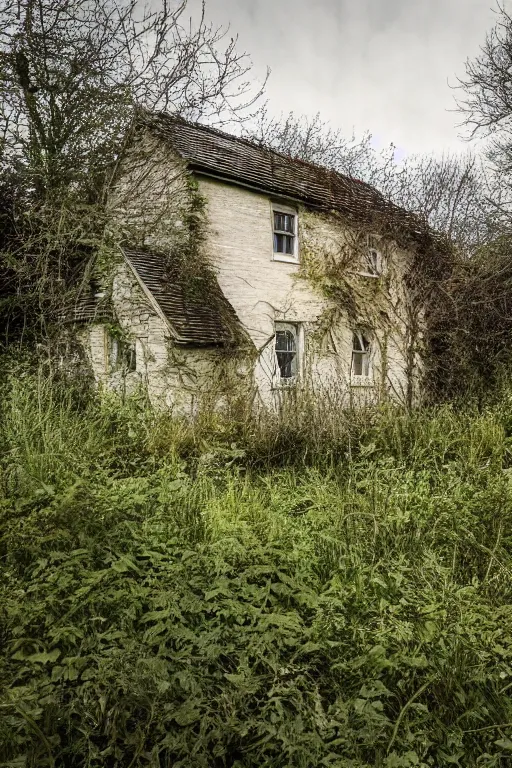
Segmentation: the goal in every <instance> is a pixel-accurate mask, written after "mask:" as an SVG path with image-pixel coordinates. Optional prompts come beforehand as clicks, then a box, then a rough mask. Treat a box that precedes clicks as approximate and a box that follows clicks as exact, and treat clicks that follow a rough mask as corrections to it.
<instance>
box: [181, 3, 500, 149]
mask: <svg viewBox="0 0 512 768" xmlns="http://www.w3.org/2000/svg"><path fill="white" fill-rule="evenodd" d="M198 2H199V0H191V6H190V7H191V8H193V7H194V5H197V3H198ZM491 2H492V0H315V1H314V2H310V0H207V15H208V17H209V18H210V19H211V20H213V21H215V22H217V23H219V24H226V23H231V29H232V32H234V33H238V34H239V39H240V47H241V48H243V49H244V50H247V52H248V53H250V54H251V56H252V59H253V61H254V63H255V66H256V71H257V72H258V73H259V74H260V75H261V74H262V73H263V72H264V70H265V67H266V66H267V65H269V66H270V67H271V68H272V75H271V79H270V82H269V88H268V93H269V97H270V107H271V110H272V111H273V112H276V113H279V112H281V111H284V112H288V111H290V110H295V111H297V112H305V113H309V114H314V113H316V112H317V111H320V112H321V114H322V116H323V117H324V118H325V119H328V120H330V121H331V122H332V123H333V124H335V125H339V126H341V127H342V128H343V129H344V130H345V131H346V132H347V133H349V132H350V131H351V130H352V128H353V127H354V128H355V130H356V132H359V133H360V132H363V131H364V130H370V131H371V132H372V133H374V134H375V135H376V136H378V137H379V139H380V140H381V142H382V143H383V144H389V143H390V142H391V141H393V142H394V143H395V144H397V145H398V146H399V147H400V148H402V149H403V150H405V151H407V152H416V151H441V150H442V149H453V148H458V147H461V146H462V142H461V141H460V139H459V138H458V130H457V128H456V124H457V123H458V122H459V121H460V116H459V115H457V114H454V113H453V112H450V111H449V110H450V109H453V108H454V93H453V91H451V90H450V88H449V86H448V81H449V82H451V83H452V84H455V82H456V75H463V73H464V61H465V59H466V58H467V57H473V56H474V55H476V53H477V52H478V48H479V45H481V44H482V43H483V41H484V38H485V33H486V31H487V30H489V29H490V28H491V26H492V25H493V23H494V21H495V15H494V14H493V12H492V10H491V7H490V5H491Z"/></svg>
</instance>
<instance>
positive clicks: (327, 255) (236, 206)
mask: <svg viewBox="0 0 512 768" xmlns="http://www.w3.org/2000/svg"><path fill="white" fill-rule="evenodd" d="M109 213H110V217H109V220H110V221H111V229H112V231H111V233H110V234H111V241H112V243H114V244H115V245H112V247H111V248H109V249H108V251H107V252H106V253H102V254H98V255H97V256H96V258H95V261H94V263H93V264H92V266H91V267H90V269H89V271H88V275H87V279H86V280H84V281H83V284H82V289H81V291H80V294H79V298H78V300H77V303H76V307H75V310H74V318H75V321H76V323H77V324H78V326H79V337H80V339H81V342H82V343H83V346H84V348H85V351H86V353H87V357H88V359H89V362H90V365H91V366H92V370H93V373H94V377H95V379H96V381H97V382H98V384H100V385H101V386H104V387H109V388H113V389H118V390H119V389H122V390H123V391H133V390H134V389H136V388H137V387H140V386H143V387H145V388H146V390H147V392H148V394H149V396H150V398H151V400H152V401H153V402H154V403H155V404H163V405H167V406H170V407H173V408H175V409H177V410H179V411H190V410H191V409H194V407H195V404H197V403H199V402H200V400H201V398H204V397H209V398H222V397H226V396H228V395H229V393H230V392H235V393H236V392H239V391H241V390H244V389H246V390H247V391H248V392H251V393H252V395H253V396H254V398H255V401H256V402H259V403H261V404H263V405H266V406H274V405H276V404H278V403H279V402H280V401H281V400H282V399H283V398H286V397H289V396H290V395H291V394H292V393H293V394H295V393H296V392H298V391H302V390H306V389H308V390H309V391H310V392H311V393H313V394H314V396H315V397H326V398H329V399H330V401H332V402H335V403H336V404H339V405H344V404H345V405H348V404H349V403H351V402H358V403H360V402H367V401H375V400H376V399H379V398H383V397H393V398H395V399H398V400H401V401H407V402H412V400H413V399H414V397H415V395H416V392H417V390H418V386H419V382H420V379H421V370H422V338H423V308H422V305H421V301H419V300H418V291H417V290H416V291H414V290H412V289H411V275H413V274H414V270H415V269H416V266H415V265H416V264H417V263H418V260H419V259H421V258H425V256H424V252H425V248H432V247H433V246H432V243H431V241H430V239H429V236H428V235H426V234H425V232H424V231H421V229H418V223H417V221H416V220H415V218H414V217H413V216H412V215H410V214H408V213H407V212H405V211H403V210H402V209H399V208H397V207H395V206H393V205H390V204H389V203H387V202H386V201H385V199H384V198H383V196H382V195H381V194H380V193H379V192H378V191H377V190H375V189H374V188H372V187H371V186H369V185H367V184H365V183H363V182H360V181H358V180H356V179H353V178H349V177H346V176H343V175H341V174H339V173H336V172H334V171H332V170H328V169H325V168H322V167H320V166H317V165H313V164H310V163H307V162H304V161H301V160H297V159H292V158H290V157H288V156H285V155H282V154H279V153H277V152H275V151H272V150H269V149H268V148H265V147H263V146H259V145H258V144H256V143H253V142H249V141H247V140H244V139H241V138H238V137H235V136H232V135H230V134H227V133H224V132H221V131H218V130H215V129H212V128H209V127H205V126H202V125H198V124H192V123H189V122H186V121H184V120H182V119H179V118H175V117H171V116H168V115H164V114H158V115H155V114H152V115H149V114H145V115H142V116H141V117H139V119H138V121H137V123H136V125H135V126H134V128H133V131H132V134H131V136H130V137H129V140H128V141H127V147H126V150H125V152H124V154H123V156H122V157H121V158H120V161H119V165H118V169H117V173H116V177H115V181H114V184H113V188H112V192H111V196H110V200H109ZM421 254H423V256H422V255H421Z"/></svg>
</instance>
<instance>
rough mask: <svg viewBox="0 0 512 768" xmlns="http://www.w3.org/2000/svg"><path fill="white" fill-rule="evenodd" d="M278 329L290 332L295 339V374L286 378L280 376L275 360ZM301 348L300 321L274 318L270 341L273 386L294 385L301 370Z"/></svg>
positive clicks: (279, 387) (277, 387)
mask: <svg viewBox="0 0 512 768" xmlns="http://www.w3.org/2000/svg"><path fill="white" fill-rule="evenodd" d="M278 331H289V332H290V333H292V334H293V337H294V339H295V354H296V361H297V362H296V368H295V374H294V376H291V377H289V378H286V379H285V378H281V371H280V368H279V363H278V361H277V350H276V338H277V332H278ZM303 349H304V341H303V328H302V323H289V322H286V321H280V320H276V322H275V323H274V338H273V341H272V355H273V366H274V374H273V382H272V384H273V388H275V389H283V388H287V387H293V386H295V385H296V383H297V381H298V380H299V378H300V376H301V372H302V360H303Z"/></svg>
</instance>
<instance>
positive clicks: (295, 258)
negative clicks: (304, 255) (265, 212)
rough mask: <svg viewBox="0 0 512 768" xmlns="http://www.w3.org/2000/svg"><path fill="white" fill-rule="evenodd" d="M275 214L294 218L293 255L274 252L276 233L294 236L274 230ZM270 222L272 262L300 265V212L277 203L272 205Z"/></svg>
mask: <svg viewBox="0 0 512 768" xmlns="http://www.w3.org/2000/svg"><path fill="white" fill-rule="evenodd" d="M274 213H284V214H286V215H287V216H293V235H292V236H293V253H278V252H276V251H274V235H275V234H276V231H277V233H278V234H283V235H285V234H288V235H290V234H292V233H290V232H281V230H275V229H274ZM270 220H271V224H272V260H273V261H283V262H286V263H288V264H298V263H299V212H298V210H297V209H296V208H291V207H290V206H288V205H281V204H280V203H277V202H272V203H271V204H270Z"/></svg>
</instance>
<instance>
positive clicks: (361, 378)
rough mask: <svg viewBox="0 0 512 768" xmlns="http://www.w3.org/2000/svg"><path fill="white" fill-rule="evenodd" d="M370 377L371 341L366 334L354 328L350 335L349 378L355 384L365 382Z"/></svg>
mask: <svg viewBox="0 0 512 768" xmlns="http://www.w3.org/2000/svg"><path fill="white" fill-rule="evenodd" d="M371 377H372V365H371V343H370V339H369V338H368V334H367V333H366V332H364V331H361V330H355V331H354V333H353V335H352V368H351V378H352V382H353V383H355V384H359V383H367V382H369V381H370V379H371Z"/></svg>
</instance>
